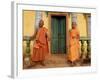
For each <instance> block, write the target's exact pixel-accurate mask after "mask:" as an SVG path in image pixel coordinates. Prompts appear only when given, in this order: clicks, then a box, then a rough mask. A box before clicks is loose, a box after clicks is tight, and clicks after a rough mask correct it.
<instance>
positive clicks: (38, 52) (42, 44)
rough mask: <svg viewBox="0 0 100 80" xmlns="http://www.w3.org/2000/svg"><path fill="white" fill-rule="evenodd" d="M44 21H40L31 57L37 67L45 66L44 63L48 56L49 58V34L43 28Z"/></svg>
mask: <svg viewBox="0 0 100 80" xmlns="http://www.w3.org/2000/svg"><path fill="white" fill-rule="evenodd" d="M43 25H44V21H43V20H40V22H39V29H38V31H37V34H36V39H35V42H34V44H33V53H32V56H31V60H32V62H34V63H35V64H34V65H36V64H37V63H40V64H41V65H43V66H45V64H44V61H45V59H46V56H48V53H49V48H48V40H49V37H48V34H47V31H48V30H47V29H46V28H45V27H43Z"/></svg>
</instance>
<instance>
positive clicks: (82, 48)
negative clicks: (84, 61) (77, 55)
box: [80, 40, 84, 58]
mask: <svg viewBox="0 0 100 80" xmlns="http://www.w3.org/2000/svg"><path fill="white" fill-rule="evenodd" d="M80 41H81V58H82V57H83V55H84V40H80Z"/></svg>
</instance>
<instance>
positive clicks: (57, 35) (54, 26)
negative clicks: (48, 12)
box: [51, 16, 66, 54]
mask: <svg viewBox="0 0 100 80" xmlns="http://www.w3.org/2000/svg"><path fill="white" fill-rule="evenodd" d="M51 53H54V54H56V53H59V54H62V53H66V16H51Z"/></svg>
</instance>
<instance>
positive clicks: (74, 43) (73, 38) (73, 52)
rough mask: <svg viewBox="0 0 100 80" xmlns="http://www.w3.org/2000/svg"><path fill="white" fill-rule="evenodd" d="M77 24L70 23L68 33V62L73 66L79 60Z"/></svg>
mask: <svg viewBox="0 0 100 80" xmlns="http://www.w3.org/2000/svg"><path fill="white" fill-rule="evenodd" d="M76 26H77V24H76V23H75V22H72V29H71V30H70V32H69V53H68V61H70V62H71V64H72V65H74V64H75V63H76V62H77V61H78V60H79V58H80V53H79V48H80V45H79V38H80V34H79V31H78V29H77V28H76Z"/></svg>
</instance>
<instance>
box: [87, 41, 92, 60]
mask: <svg viewBox="0 0 100 80" xmlns="http://www.w3.org/2000/svg"><path fill="white" fill-rule="evenodd" d="M90 49H91V48H90V40H87V56H86V58H88V59H89V56H90V51H91V50H90Z"/></svg>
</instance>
